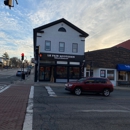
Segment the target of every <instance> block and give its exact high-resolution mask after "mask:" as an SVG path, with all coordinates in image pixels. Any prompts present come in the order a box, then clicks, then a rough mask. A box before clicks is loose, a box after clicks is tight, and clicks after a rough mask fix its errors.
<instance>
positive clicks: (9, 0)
mask: <svg viewBox="0 0 130 130" xmlns="http://www.w3.org/2000/svg"><path fill="white" fill-rule="evenodd" d="M4 4H5V5H7V6H9V7H12V0H4Z"/></svg>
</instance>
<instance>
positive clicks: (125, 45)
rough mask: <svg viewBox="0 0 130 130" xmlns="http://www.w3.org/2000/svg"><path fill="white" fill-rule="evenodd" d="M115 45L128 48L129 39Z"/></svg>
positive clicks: (129, 47) (129, 45)
mask: <svg viewBox="0 0 130 130" xmlns="http://www.w3.org/2000/svg"><path fill="white" fill-rule="evenodd" d="M116 47H123V48H126V49H129V50H130V40H127V41H125V42H122V43H120V44H118V45H116Z"/></svg>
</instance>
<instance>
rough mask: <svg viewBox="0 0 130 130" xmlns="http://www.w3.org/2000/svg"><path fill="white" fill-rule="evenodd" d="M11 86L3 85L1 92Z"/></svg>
mask: <svg viewBox="0 0 130 130" xmlns="http://www.w3.org/2000/svg"><path fill="white" fill-rule="evenodd" d="M9 87H10V85H8V86H6V85H4V86H2V87H1V89H0V93H2V92H4V91H5V90H6V89H8V88H9Z"/></svg>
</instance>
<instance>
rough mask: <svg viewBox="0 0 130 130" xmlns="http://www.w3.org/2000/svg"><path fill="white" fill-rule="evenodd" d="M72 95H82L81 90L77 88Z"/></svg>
mask: <svg viewBox="0 0 130 130" xmlns="http://www.w3.org/2000/svg"><path fill="white" fill-rule="evenodd" d="M74 93H75V95H77V96H79V95H81V93H82V90H81V88H79V87H78V88H75V90H74Z"/></svg>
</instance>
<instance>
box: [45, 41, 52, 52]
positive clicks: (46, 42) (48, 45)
mask: <svg viewBox="0 0 130 130" xmlns="http://www.w3.org/2000/svg"><path fill="white" fill-rule="evenodd" d="M45 50H46V51H50V50H51V41H45Z"/></svg>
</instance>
